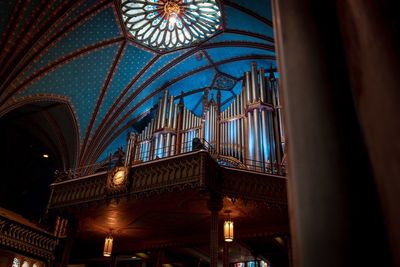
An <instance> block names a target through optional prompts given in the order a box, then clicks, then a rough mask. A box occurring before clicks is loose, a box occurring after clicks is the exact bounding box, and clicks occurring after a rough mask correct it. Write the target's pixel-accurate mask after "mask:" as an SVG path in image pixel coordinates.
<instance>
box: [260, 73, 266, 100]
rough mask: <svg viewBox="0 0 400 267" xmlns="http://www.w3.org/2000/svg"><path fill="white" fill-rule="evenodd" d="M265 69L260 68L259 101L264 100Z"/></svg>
mask: <svg viewBox="0 0 400 267" xmlns="http://www.w3.org/2000/svg"><path fill="white" fill-rule="evenodd" d="M264 76H265V71H264V68H260V98H261V102H264V103H265V102H266V100H267V99H266V92H265V77H264Z"/></svg>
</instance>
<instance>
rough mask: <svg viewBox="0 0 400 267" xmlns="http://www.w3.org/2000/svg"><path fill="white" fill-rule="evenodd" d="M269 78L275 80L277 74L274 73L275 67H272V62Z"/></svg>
mask: <svg viewBox="0 0 400 267" xmlns="http://www.w3.org/2000/svg"><path fill="white" fill-rule="evenodd" d="M268 78H269V80H270V81H275V74H274V69H273V68H272V64H270V65H269V77H268Z"/></svg>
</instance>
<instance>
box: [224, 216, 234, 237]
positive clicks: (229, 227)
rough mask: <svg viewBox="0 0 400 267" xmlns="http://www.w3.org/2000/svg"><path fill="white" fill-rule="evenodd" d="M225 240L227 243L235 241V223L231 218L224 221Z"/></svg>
mask: <svg viewBox="0 0 400 267" xmlns="http://www.w3.org/2000/svg"><path fill="white" fill-rule="evenodd" d="M224 240H225V242H232V241H233V221H232V220H231V218H230V217H229V213H228V218H227V219H226V220H225V221H224Z"/></svg>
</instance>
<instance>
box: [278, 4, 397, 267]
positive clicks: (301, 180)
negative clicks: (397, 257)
mask: <svg viewBox="0 0 400 267" xmlns="http://www.w3.org/2000/svg"><path fill="white" fill-rule="evenodd" d="M336 5H337V1H333V0H327V1H312V0H304V1H297V0H273V14H274V27H275V40H276V42H277V43H276V44H277V49H278V58H279V64H278V66H279V71H280V77H281V82H282V84H281V89H283V92H284V100H285V101H284V103H283V104H284V106H285V111H286V112H285V119H286V124H287V128H288V132H287V134H288V136H289V138H290V140H291V146H290V147H289V168H290V170H289V177H288V199H289V217H290V224H291V236H292V238H293V240H292V241H293V242H292V246H293V250H294V251H293V261H294V266H296V267H320V266H324V267H331V266H332V267H337V266H341V267H344V266H349V267H350V266H391V263H390V254H389V252H388V242H387V237H386V234H385V231H384V230H385V228H384V224H383V220H382V215H381V209H380V206H379V198H378V195H377V192H376V188H375V184H374V179H373V173H372V171H371V168H370V162H369V159H368V155H367V151H366V147H365V144H364V143H363V140H364V136H363V135H362V132H361V131H360V125H359V120H358V118H357V113H356V110H355V106H354V102H353V95H352V84H351V83H350V78H349V73H348V71H347V65H346V57H345V52H344V47H343V43H342V37H341V29H340V27H339V19H340V18H341V17H340V16H339V14H338V12H337V6H336ZM358 12H362V11H358ZM355 22H356V21H353V23H355ZM375 41H376V42H379V41H377V40H376V39H375V38H373V39H371V42H375ZM364 52H365V53H366V52H367V50H365V51H364ZM377 65H379V64H378V63H377ZM397 76H399V75H398V74H397ZM369 78H371V77H369ZM369 108H373V106H369ZM397 110H398V108H397ZM397 132H398V131H397ZM387 140H388V139H387ZM387 156H388V157H390V156H391V155H390V153H389V151H388V155H387ZM399 166H400V164H398V165H397V167H396V169H398V168H399ZM392 174H394V172H392ZM393 177H395V176H393ZM397 177H398V176H397ZM396 179H398V178H396ZM397 195H399V194H398V193H397ZM397 199H398V197H397ZM396 216H400V215H396Z"/></svg>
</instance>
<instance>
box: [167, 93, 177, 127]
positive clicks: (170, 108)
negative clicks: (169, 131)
mask: <svg viewBox="0 0 400 267" xmlns="http://www.w3.org/2000/svg"><path fill="white" fill-rule="evenodd" d="M173 111H174V96H171V97H170V98H169V113H168V123H167V127H168V128H172V122H173V120H172V119H173V118H172V114H173ZM174 117H175V116H174Z"/></svg>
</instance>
